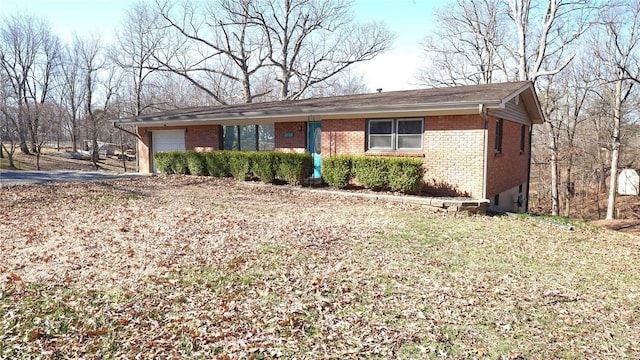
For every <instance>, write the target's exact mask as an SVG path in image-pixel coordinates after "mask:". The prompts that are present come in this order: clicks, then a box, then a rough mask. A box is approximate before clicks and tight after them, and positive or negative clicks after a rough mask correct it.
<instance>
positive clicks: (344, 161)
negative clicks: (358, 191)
mask: <svg viewBox="0 0 640 360" xmlns="http://www.w3.org/2000/svg"><path fill="white" fill-rule="evenodd" d="M322 176H323V178H324V181H325V182H326V183H327V184H329V185H331V186H334V187H337V188H344V187H346V186H347V185H348V184H349V182H350V181H351V180H352V179H355V181H357V182H358V183H360V184H362V185H363V186H364V187H365V188H368V189H372V190H386V189H389V190H391V191H401V192H404V193H416V192H417V191H418V186H419V184H420V180H421V179H422V160H420V159H411V158H391V157H369V156H346V155H338V156H332V157H329V158H328V159H325V160H323V162H322Z"/></svg>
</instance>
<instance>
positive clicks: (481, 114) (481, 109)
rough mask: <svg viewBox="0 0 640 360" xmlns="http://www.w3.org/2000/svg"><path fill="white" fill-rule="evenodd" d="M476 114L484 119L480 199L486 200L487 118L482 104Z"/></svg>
mask: <svg viewBox="0 0 640 360" xmlns="http://www.w3.org/2000/svg"><path fill="white" fill-rule="evenodd" d="M478 113H479V114H480V116H481V117H482V118H483V119H484V157H483V159H482V162H483V164H482V166H483V169H482V198H483V199H486V198H487V167H488V165H487V163H488V161H489V118H488V117H487V109H486V108H485V105H484V104H479V105H478Z"/></svg>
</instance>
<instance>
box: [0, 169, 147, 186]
mask: <svg viewBox="0 0 640 360" xmlns="http://www.w3.org/2000/svg"><path fill="white" fill-rule="evenodd" d="M140 176H146V175H144V174H137V173H127V174H122V173H115V172H108V171H74V170H54V171H22V170H0V185H9V184H41V183H48V182H61V181H62V182H73V181H78V182H85V181H98V180H110V179H128V178H135V177H140Z"/></svg>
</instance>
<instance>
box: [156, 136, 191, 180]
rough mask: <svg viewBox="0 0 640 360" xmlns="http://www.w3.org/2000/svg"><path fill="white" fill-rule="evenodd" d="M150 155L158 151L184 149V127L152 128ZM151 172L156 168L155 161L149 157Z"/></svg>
mask: <svg viewBox="0 0 640 360" xmlns="http://www.w3.org/2000/svg"><path fill="white" fill-rule="evenodd" d="M151 144H152V148H153V151H152V155H151V156H152V157H153V154H155V153H157V152H159V151H183V150H184V129H180V130H154V131H153V132H152V133H151ZM151 164H153V165H152V166H153V172H158V170H156V165H155V161H153V159H151Z"/></svg>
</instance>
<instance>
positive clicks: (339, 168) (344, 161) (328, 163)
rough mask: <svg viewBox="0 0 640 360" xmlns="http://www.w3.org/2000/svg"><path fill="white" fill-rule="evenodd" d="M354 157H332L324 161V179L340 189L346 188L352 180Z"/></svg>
mask: <svg viewBox="0 0 640 360" xmlns="http://www.w3.org/2000/svg"><path fill="white" fill-rule="evenodd" d="M352 161H353V157H352V156H348V155H338V156H331V157H329V158H327V159H324V160H323V161H322V178H323V179H324V181H325V182H326V183H327V184H329V185H331V186H333V187H337V188H339V189H342V188H344V187H346V186H347V185H348V184H349V179H350V178H351V166H352Z"/></svg>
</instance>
